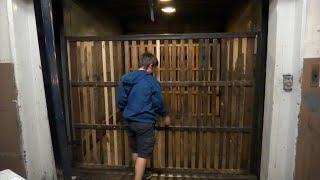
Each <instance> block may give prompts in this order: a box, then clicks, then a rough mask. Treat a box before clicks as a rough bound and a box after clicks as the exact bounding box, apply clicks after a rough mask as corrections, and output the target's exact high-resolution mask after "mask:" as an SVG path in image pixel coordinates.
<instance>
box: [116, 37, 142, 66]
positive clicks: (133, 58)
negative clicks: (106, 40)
mask: <svg viewBox="0 0 320 180" xmlns="http://www.w3.org/2000/svg"><path fill="white" fill-rule="evenodd" d="M110 42H111V41H110ZM137 51H138V50H137V42H136V41H132V44H131V65H132V66H131V70H136V69H138V52H137Z"/></svg>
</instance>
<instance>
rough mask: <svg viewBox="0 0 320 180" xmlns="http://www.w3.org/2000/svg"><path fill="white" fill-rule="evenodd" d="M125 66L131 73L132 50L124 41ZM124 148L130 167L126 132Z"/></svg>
mask: <svg viewBox="0 0 320 180" xmlns="http://www.w3.org/2000/svg"><path fill="white" fill-rule="evenodd" d="M124 64H125V73H129V72H130V48H129V42H128V41H124ZM124 136H125V137H124V144H125V145H124V146H125V165H126V166H129V165H130V158H131V156H130V155H129V154H130V151H129V142H128V134H127V132H126V131H125V132H124Z"/></svg>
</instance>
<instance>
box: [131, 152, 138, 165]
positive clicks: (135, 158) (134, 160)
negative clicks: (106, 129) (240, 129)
mask: <svg viewBox="0 0 320 180" xmlns="http://www.w3.org/2000/svg"><path fill="white" fill-rule="evenodd" d="M131 156H132V160H133V164H134V165H135V164H136V160H137V157H138V153H132V155H131Z"/></svg>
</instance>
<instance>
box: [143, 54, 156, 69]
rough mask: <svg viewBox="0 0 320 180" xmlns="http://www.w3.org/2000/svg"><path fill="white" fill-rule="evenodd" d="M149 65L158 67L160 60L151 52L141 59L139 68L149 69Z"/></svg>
mask: <svg viewBox="0 0 320 180" xmlns="http://www.w3.org/2000/svg"><path fill="white" fill-rule="evenodd" d="M149 65H152V66H153V67H157V66H158V60H157V58H156V57H155V56H154V55H153V54H151V53H149V52H145V53H143V54H142V55H141V57H140V59H139V67H143V68H147V67H148V66H149Z"/></svg>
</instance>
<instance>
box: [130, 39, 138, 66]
mask: <svg viewBox="0 0 320 180" xmlns="http://www.w3.org/2000/svg"><path fill="white" fill-rule="evenodd" d="M131 64H132V67H131V68H132V69H131V70H136V69H138V52H137V42H136V41H132V44H131Z"/></svg>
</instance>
